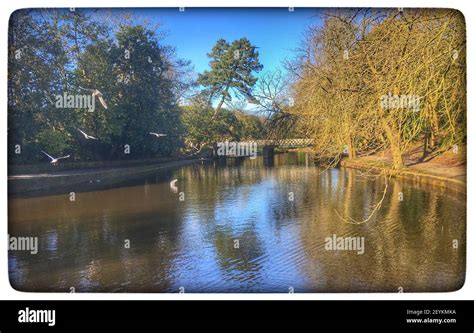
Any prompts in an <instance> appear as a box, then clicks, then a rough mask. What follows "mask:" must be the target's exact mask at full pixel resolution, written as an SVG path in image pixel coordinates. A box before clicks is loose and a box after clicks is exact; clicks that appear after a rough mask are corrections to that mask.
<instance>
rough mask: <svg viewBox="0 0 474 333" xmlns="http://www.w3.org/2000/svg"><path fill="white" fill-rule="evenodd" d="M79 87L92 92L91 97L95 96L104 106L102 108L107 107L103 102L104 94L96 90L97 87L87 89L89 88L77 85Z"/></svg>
mask: <svg viewBox="0 0 474 333" xmlns="http://www.w3.org/2000/svg"><path fill="white" fill-rule="evenodd" d="M79 88H80V89H82V90H87V91H90V92H91V93H92V96H93V97H97V98H98V99H99V102H100V104H102V106H103V107H104V109H107V103H106V102H105V99H104V95H102V93H101V92H100V91H99V90H98V89H89V88H83V87H81V86H79Z"/></svg>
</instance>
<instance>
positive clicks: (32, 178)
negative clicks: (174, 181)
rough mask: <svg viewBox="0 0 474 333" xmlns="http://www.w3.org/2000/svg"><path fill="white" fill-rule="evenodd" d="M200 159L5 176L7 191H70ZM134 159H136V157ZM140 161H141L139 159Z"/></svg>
mask: <svg viewBox="0 0 474 333" xmlns="http://www.w3.org/2000/svg"><path fill="white" fill-rule="evenodd" d="M199 161H201V159H197V158H188V159H174V160H171V161H166V162H164V161H158V162H157V161H155V162H151V163H147V164H145V165H143V164H141V165H132V166H123V165H122V166H116V167H112V168H111V167H102V168H90V169H74V170H66V171H59V172H55V173H44V172H43V173H35V174H15V175H9V176H8V195H9V196H11V195H14V196H29V195H40V194H41V193H42V192H53V193H54V192H55V191H60V192H62V193H64V190H67V189H70V188H71V187H74V191H79V192H80V191H82V190H87V189H89V188H91V187H97V186H98V185H100V186H101V187H106V186H110V185H114V184H118V183H121V182H126V181H132V180H134V179H137V178H140V177H143V176H146V175H151V174H153V173H154V172H156V171H158V170H165V169H170V168H175V167H180V166H185V165H190V164H194V163H196V162H199ZM137 163H138V161H137ZM141 163H143V161H141Z"/></svg>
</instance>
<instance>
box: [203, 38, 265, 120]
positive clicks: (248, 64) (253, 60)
mask: <svg viewBox="0 0 474 333" xmlns="http://www.w3.org/2000/svg"><path fill="white" fill-rule="evenodd" d="M208 57H209V58H210V59H211V61H210V62H209V65H210V67H211V69H210V70H209V71H205V72H204V73H202V74H200V75H199V77H198V83H199V84H201V85H203V86H204V87H205V88H206V90H207V92H208V93H209V96H210V98H211V99H214V98H216V97H217V98H219V99H220V102H219V105H218V106H217V108H216V113H217V112H219V110H220V109H221V107H222V105H223V104H224V102H229V101H231V100H232V96H231V91H233V92H235V93H236V94H238V95H241V96H244V97H248V96H251V92H252V87H253V86H254V85H255V83H256V82H257V79H256V78H255V77H254V76H253V72H259V71H260V70H261V69H262V68H263V65H261V64H260V61H259V53H258V51H256V47H255V46H253V45H252V44H251V43H250V41H249V40H248V39H247V38H241V39H239V40H235V41H233V42H232V43H231V44H229V43H228V42H227V41H225V40H224V39H219V40H218V41H217V43H216V45H215V46H214V47H213V48H212V51H211V53H209V54H208Z"/></svg>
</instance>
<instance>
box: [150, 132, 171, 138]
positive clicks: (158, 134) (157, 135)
mask: <svg viewBox="0 0 474 333" xmlns="http://www.w3.org/2000/svg"><path fill="white" fill-rule="evenodd" d="M150 134H151V135H154V136H156V137H157V138H159V137H162V136H167V135H168V134H161V133H154V132H150Z"/></svg>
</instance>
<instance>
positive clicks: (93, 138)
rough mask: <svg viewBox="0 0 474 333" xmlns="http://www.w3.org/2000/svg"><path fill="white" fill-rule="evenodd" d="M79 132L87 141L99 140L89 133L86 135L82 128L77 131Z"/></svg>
mask: <svg viewBox="0 0 474 333" xmlns="http://www.w3.org/2000/svg"><path fill="white" fill-rule="evenodd" d="M77 130H78V131H79V132H81V133H82V135H84V137H85V138H86V140H89V139H92V140H97V138H96V137H93V136H92V135H89V134H87V133H85V132H84V131H83V130H81V129H80V128H78V129H77Z"/></svg>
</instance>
